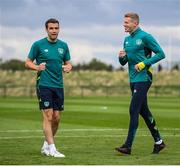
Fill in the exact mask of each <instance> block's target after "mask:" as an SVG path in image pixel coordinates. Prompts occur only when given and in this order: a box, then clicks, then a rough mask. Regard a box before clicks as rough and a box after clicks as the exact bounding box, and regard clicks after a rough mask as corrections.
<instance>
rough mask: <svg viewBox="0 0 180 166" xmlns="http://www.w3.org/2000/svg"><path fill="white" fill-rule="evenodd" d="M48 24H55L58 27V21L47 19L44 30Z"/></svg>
mask: <svg viewBox="0 0 180 166" xmlns="http://www.w3.org/2000/svg"><path fill="white" fill-rule="evenodd" d="M49 23H57V24H58V25H59V21H58V20H57V19H55V18H50V19H48V20H47V21H46V23H45V27H46V29H47V28H48V24H49Z"/></svg>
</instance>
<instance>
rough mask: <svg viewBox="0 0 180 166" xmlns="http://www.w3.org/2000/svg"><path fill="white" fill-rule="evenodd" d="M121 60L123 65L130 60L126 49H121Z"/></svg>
mask: <svg viewBox="0 0 180 166" xmlns="http://www.w3.org/2000/svg"><path fill="white" fill-rule="evenodd" d="M119 62H120V64H121V65H123V66H124V65H125V64H126V63H127V62H128V58H127V54H126V52H125V51H124V50H120V51H119Z"/></svg>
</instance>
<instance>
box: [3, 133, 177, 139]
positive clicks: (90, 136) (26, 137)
mask: <svg viewBox="0 0 180 166" xmlns="http://www.w3.org/2000/svg"><path fill="white" fill-rule="evenodd" d="M125 136H127V135H125V134H119V135H87V136H86V135H83V136H80V135H64V136H63V135H62V136H55V137H56V138H119V137H125ZM136 137H151V135H150V134H142V135H139V134H138V135H137V136H136ZM163 137H180V134H176V135H174V134H165V135H163ZM31 138H44V136H22V137H0V140H6V139H31Z"/></svg>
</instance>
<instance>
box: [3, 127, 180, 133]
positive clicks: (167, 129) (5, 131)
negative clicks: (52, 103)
mask: <svg viewBox="0 0 180 166" xmlns="http://www.w3.org/2000/svg"><path fill="white" fill-rule="evenodd" d="M126 130H128V129H127V128H126V129H125V128H118V129H113V128H107V129H106V128H102V129H99V128H94V129H93V128H89V129H59V131H62V132H63V131H64V132H66V131H126ZM138 130H139V131H146V130H148V129H147V128H140V129H138ZM179 130H180V128H162V129H160V131H179ZM30 132H37V133H38V132H43V130H0V133H30Z"/></svg>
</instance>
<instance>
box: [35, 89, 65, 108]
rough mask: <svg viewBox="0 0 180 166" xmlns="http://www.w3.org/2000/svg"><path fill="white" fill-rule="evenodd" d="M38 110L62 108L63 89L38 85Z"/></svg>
mask: <svg viewBox="0 0 180 166" xmlns="http://www.w3.org/2000/svg"><path fill="white" fill-rule="evenodd" d="M37 97H38V99H39V108H40V110H42V109H43V110H44V109H49V108H52V109H53V110H59V111H62V110H64V89H63V88H52V87H45V86H39V87H38V88H37Z"/></svg>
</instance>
